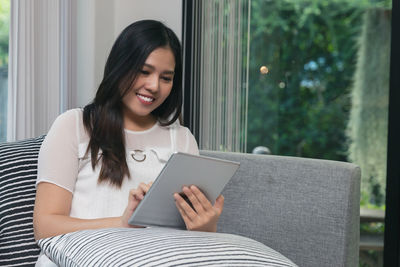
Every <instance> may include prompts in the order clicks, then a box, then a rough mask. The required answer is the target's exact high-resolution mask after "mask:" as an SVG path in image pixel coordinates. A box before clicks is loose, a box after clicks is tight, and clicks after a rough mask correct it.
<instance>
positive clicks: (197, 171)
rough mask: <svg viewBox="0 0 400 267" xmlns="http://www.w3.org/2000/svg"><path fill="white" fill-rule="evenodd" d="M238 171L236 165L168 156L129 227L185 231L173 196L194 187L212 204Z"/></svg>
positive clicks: (182, 155) (236, 163)
mask: <svg viewBox="0 0 400 267" xmlns="http://www.w3.org/2000/svg"><path fill="white" fill-rule="evenodd" d="M238 168H239V162H233V161H228V160H222V159H217V158H211V157H205V156H197V155H191V154H186V153H181V152H177V153H174V154H172V156H171V157H170V158H169V160H168V162H167V163H166V164H165V166H164V168H163V169H162V170H161V172H160V174H159V175H158V177H157V179H156V180H155V181H154V182H153V185H152V186H151V187H150V189H149V191H148V192H147V193H146V195H145V196H144V198H143V199H142V201H141V202H140V203H139V205H138V206H137V208H136V210H135V211H134V212H133V214H132V216H131V218H130V219H129V221H128V222H129V224H131V225H139V226H161V227H170V228H178V229H185V228H186V227H185V223H184V221H183V219H182V217H181V215H180V213H179V211H178V209H177V207H176V205H175V199H174V197H173V194H174V193H181V192H182V186H184V185H186V186H190V185H196V186H197V187H198V188H199V189H200V190H201V191H202V192H203V193H204V195H205V196H206V197H207V198H208V199H209V200H210V202H211V203H212V204H214V202H215V199H216V198H217V197H218V196H219V195H220V193H221V191H222V189H223V188H224V187H225V185H226V184H227V183H228V181H229V179H231V177H232V176H233V175H234V174H235V172H236V170H237V169H238Z"/></svg>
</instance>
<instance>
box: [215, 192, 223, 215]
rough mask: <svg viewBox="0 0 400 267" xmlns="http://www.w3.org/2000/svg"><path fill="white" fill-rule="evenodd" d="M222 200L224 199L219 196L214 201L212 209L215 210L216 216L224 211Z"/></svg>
mask: <svg viewBox="0 0 400 267" xmlns="http://www.w3.org/2000/svg"><path fill="white" fill-rule="evenodd" d="M224 200H225V198H224V196H223V195H219V196H218V197H217V199H216V200H215V204H214V208H215V209H216V210H217V212H218V214H221V213H222V210H223V209H224Z"/></svg>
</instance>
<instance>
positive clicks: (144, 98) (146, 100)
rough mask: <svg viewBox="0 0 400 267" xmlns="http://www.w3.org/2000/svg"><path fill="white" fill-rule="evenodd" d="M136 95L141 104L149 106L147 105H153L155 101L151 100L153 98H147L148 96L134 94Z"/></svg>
mask: <svg viewBox="0 0 400 267" xmlns="http://www.w3.org/2000/svg"><path fill="white" fill-rule="evenodd" d="M136 95H137V97H138V98H139V100H140V102H142V103H143V104H147V105H149V104H151V103H153V102H154V100H155V98H153V97H148V96H144V95H141V94H136Z"/></svg>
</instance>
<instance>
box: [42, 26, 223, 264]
mask: <svg viewBox="0 0 400 267" xmlns="http://www.w3.org/2000/svg"><path fill="white" fill-rule="evenodd" d="M181 84H182V62H181V47H180V44H179V41H178V39H177V37H176V35H175V34H174V33H173V32H172V30H171V29H169V28H168V27H166V26H165V25H163V24H162V23H160V22H158V21H151V20H146V21H139V22H135V23H133V24H131V25H130V26H128V27H127V28H126V29H125V30H124V31H123V32H122V33H121V34H120V36H119V37H118V38H117V40H116V41H115V43H114V45H113V47H112V50H111V52H110V55H109V57H108V60H107V63H106V66H105V70H104V77H103V80H102V82H101V84H100V86H99V88H98V91H97V93H96V96H95V98H94V100H93V102H92V103H90V104H89V105H87V106H85V108H84V109H83V110H81V109H74V110H69V111H67V112H65V113H64V114H62V115H60V116H59V117H58V118H57V119H56V121H55V122H54V124H53V125H52V127H51V129H50V131H49V132H48V134H47V136H46V138H45V140H44V142H43V144H42V147H41V149H40V153H39V162H38V165H39V166H38V178H37V182H36V183H37V194H36V202H35V209H34V230H35V238H36V239H41V238H45V237H50V236H55V235H59V234H64V233H69V232H73V231H78V230H83V229H95V228H106V227H134V226H131V225H129V224H128V219H129V218H130V216H131V215H132V213H133V211H134V210H135V208H136V207H137V205H138V204H139V202H140V201H141V199H142V198H143V195H144V194H145V193H146V192H147V191H148V189H149V187H150V186H151V183H152V181H153V180H154V179H155V178H156V177H157V175H158V173H159V172H160V171H161V169H162V167H163V166H164V164H165V163H166V161H167V160H168V158H169V156H170V155H171V154H172V153H173V152H175V151H181V152H186V153H193V154H198V148H197V143H196V141H195V139H194V137H193V136H192V134H191V133H190V131H189V130H188V129H187V128H185V127H183V126H181V125H180V124H179V122H178V120H177V119H178V117H179V115H180V113H181V104H182V88H181ZM182 190H183V192H184V193H185V194H186V195H187V197H188V198H189V200H190V201H191V202H192V204H193V206H194V208H193V209H192V208H191V207H190V206H189V205H188V204H187V202H186V201H185V200H184V199H183V198H182V197H181V196H180V195H179V194H175V195H174V196H173V197H174V198H175V202H176V206H177V208H178V210H179V212H180V214H181V215H182V218H183V220H184V221H185V224H186V227H187V229H188V230H198V231H216V227H217V221H218V218H219V216H220V214H221V212H222V209H223V204H224V199H223V197H222V196H219V197H218V198H217V200H216V202H215V204H214V205H212V204H211V203H210V201H209V200H208V199H206V197H205V196H204V195H203V194H202V193H201V192H200V191H199V189H198V188H196V187H195V186H190V187H184V188H183V189H182ZM171 198H172V196H171ZM42 257H44V256H41V258H42ZM39 261H40V259H39Z"/></svg>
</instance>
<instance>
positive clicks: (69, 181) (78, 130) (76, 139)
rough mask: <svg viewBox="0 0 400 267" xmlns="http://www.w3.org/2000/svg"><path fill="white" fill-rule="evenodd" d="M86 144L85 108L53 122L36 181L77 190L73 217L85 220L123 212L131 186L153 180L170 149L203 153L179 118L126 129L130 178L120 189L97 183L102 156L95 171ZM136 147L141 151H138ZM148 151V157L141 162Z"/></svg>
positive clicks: (169, 154)
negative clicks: (132, 129) (148, 126)
mask: <svg viewBox="0 0 400 267" xmlns="http://www.w3.org/2000/svg"><path fill="white" fill-rule="evenodd" d="M88 143H89V136H88V134H87V133H86V131H85V128H84V126H83V120H82V110H81V109H73V110H69V111H67V112H65V113H64V114H61V115H60V116H59V117H58V118H57V119H56V120H55V122H54V123H53V125H52V127H51V129H50V131H49V132H48V134H47V136H46V138H45V140H44V141H43V144H42V147H41V148H40V152H39V159H38V178H37V181H36V184H39V183H41V182H48V183H52V184H55V185H57V186H60V187H62V188H64V189H65V190H68V191H70V192H71V193H72V194H73V198H72V205H71V212H70V216H71V217H76V218H81V219H95V218H104V217H114V216H121V215H122V213H123V211H124V209H125V208H126V205H127V203H128V193H129V190H130V189H133V188H136V187H137V186H138V185H139V183H140V182H144V183H149V182H150V181H153V180H154V179H155V178H156V177H157V175H158V174H159V172H160V171H161V169H162V168H163V166H164V165H165V163H166V162H167V160H168V159H169V157H170V156H171V154H172V153H174V152H176V151H179V152H185V153H191V154H198V153H199V151H198V147H197V143H196V140H195V138H194V137H193V135H192V134H191V133H190V131H189V130H188V129H187V128H186V127H183V126H181V125H180V124H179V123H178V122H175V123H174V124H172V125H170V126H166V127H164V126H161V125H160V124H159V123H156V124H155V125H154V126H153V127H152V128H150V129H148V130H146V131H141V132H135V131H129V130H125V144H126V160H127V164H128V167H129V171H130V177H129V178H128V177H125V178H124V180H123V183H122V186H121V188H117V187H115V186H112V185H110V184H109V183H108V182H102V183H98V176H99V171H100V169H101V161H100V162H99V164H97V166H96V168H95V169H94V170H93V169H92V165H91V160H90V153H89V155H87V156H86V157H85V152H86V149H87V146H88ZM135 150H141V151H143V153H141V154H140V155H138V154H136V155H135ZM100 153H101V152H99V154H100ZM144 156H145V160H144V161H140V160H141V159H143V158H144ZM171 198H172V196H171Z"/></svg>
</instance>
